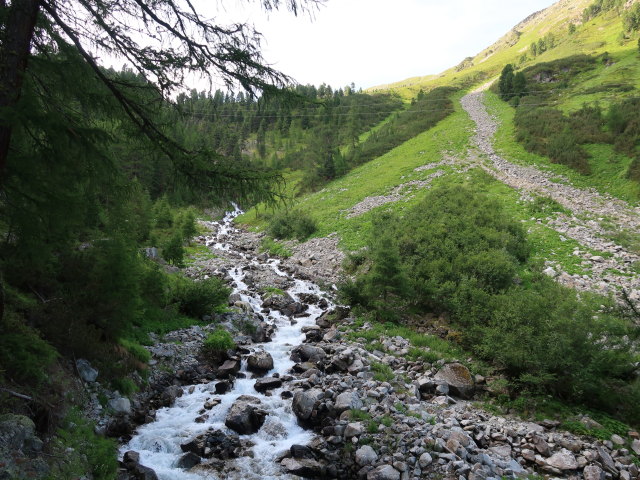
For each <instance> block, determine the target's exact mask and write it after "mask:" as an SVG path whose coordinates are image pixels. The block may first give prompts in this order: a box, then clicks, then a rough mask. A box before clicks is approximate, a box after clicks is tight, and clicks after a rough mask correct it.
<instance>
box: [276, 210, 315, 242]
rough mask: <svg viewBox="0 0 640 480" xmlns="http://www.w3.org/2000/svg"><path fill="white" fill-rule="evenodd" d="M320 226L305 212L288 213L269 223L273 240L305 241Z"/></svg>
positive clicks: (283, 213)
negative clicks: (292, 239)
mask: <svg viewBox="0 0 640 480" xmlns="http://www.w3.org/2000/svg"><path fill="white" fill-rule="evenodd" d="M317 229H318V226H317V224H316V222H315V220H314V219H313V218H311V217H310V216H309V215H307V214H306V213H303V212H294V211H286V212H280V213H277V214H276V215H274V216H273V218H272V219H271V221H270V222H269V227H268V231H269V235H271V236H272V237H273V238H279V239H287V238H297V239H298V240H299V241H301V242H302V241H304V240H306V239H307V238H309V237H310V236H311V235H312V234H313V233H314V232H315V231H316V230H317Z"/></svg>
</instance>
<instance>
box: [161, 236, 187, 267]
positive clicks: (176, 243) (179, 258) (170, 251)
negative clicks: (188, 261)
mask: <svg viewBox="0 0 640 480" xmlns="http://www.w3.org/2000/svg"><path fill="white" fill-rule="evenodd" d="M182 244H183V239H182V234H181V232H179V231H177V230H176V231H175V232H174V233H173V235H171V237H170V238H169V240H168V241H167V243H165V244H164V245H163V246H162V258H164V259H165V260H166V261H167V262H169V263H172V264H173V265H176V266H178V267H181V266H182V265H183V264H184V247H183V246H182Z"/></svg>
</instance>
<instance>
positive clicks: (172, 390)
mask: <svg viewBox="0 0 640 480" xmlns="http://www.w3.org/2000/svg"><path fill="white" fill-rule="evenodd" d="M183 393H184V392H183V391H182V387H179V386H178V385H170V386H168V387H167V388H165V389H164V390H163V391H162V395H160V401H161V402H162V405H163V406H165V407H170V406H172V405H173V404H174V403H175V401H176V398H179V397H181V396H182V395H183Z"/></svg>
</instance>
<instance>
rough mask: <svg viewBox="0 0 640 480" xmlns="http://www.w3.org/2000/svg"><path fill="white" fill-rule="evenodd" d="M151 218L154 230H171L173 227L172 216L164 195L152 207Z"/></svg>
mask: <svg viewBox="0 0 640 480" xmlns="http://www.w3.org/2000/svg"><path fill="white" fill-rule="evenodd" d="M153 217H154V220H155V226H156V228H171V226H172V225H173V214H172V213H171V206H170V205H169V200H168V199H167V197H166V195H165V196H162V197H161V198H159V199H158V200H157V201H156V203H155V204H154V205H153Z"/></svg>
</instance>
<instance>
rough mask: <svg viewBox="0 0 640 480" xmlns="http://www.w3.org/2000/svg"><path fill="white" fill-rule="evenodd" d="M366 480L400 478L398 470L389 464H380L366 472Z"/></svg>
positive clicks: (398, 479)
mask: <svg viewBox="0 0 640 480" xmlns="http://www.w3.org/2000/svg"><path fill="white" fill-rule="evenodd" d="M367 480H400V472H399V471H397V470H396V469H395V468H393V467H392V466H391V465H380V466H379V467H377V468H374V469H373V470H371V471H370V472H369V473H367Z"/></svg>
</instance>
